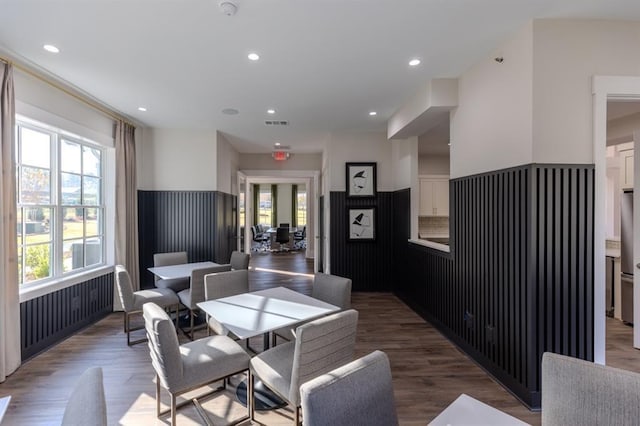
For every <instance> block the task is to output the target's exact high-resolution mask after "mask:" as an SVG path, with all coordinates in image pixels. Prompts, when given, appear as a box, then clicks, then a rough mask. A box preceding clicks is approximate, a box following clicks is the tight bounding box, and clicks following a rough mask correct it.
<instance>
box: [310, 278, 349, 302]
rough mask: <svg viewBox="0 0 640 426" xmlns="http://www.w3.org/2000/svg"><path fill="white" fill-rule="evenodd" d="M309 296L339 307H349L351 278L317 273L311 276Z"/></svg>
mask: <svg viewBox="0 0 640 426" xmlns="http://www.w3.org/2000/svg"><path fill="white" fill-rule="evenodd" d="M311 297H314V298H316V299H319V300H322V301H323V302H327V303H331V304H332V305H335V306H339V307H340V309H349V308H350V307H351V280H350V279H349V278H344V277H339V276H337V275H329V274H322V273H317V274H316V275H315V277H314V278H313V287H312V288H311Z"/></svg>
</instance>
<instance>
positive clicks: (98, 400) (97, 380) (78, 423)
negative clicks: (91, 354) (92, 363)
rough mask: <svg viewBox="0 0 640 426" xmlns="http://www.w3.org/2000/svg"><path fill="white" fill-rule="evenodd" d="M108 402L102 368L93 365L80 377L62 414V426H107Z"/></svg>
mask: <svg viewBox="0 0 640 426" xmlns="http://www.w3.org/2000/svg"><path fill="white" fill-rule="evenodd" d="M106 424H107V404H106V402H105V398H104V385H103V383H102V368H100V367H91V368H88V369H87V370H85V372H84V373H82V375H81V376H80V379H78V382H77V383H76V386H75V388H74V389H73V391H72V392H71V395H70V396H69V400H68V401H67V406H66V407H65V409H64V415H63V416H62V426H85V425H96V426H103V425H104V426H106Z"/></svg>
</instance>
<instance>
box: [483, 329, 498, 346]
mask: <svg viewBox="0 0 640 426" xmlns="http://www.w3.org/2000/svg"><path fill="white" fill-rule="evenodd" d="M485 331H486V336H487V343H495V338H496V328H495V327H494V326H492V325H487V326H486V327H485Z"/></svg>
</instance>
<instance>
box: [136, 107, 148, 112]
mask: <svg viewBox="0 0 640 426" xmlns="http://www.w3.org/2000/svg"><path fill="white" fill-rule="evenodd" d="M146 110H147V109H146V108H145V107H138V111H142V112H145V111H146Z"/></svg>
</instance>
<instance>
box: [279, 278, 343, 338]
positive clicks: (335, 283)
mask: <svg viewBox="0 0 640 426" xmlns="http://www.w3.org/2000/svg"><path fill="white" fill-rule="evenodd" d="M311 297H313V298H315V299H318V300H322V301H323V302H327V303H330V304H332V305H334V306H338V307H339V308H340V309H341V310H345V309H349V308H350V307H351V279H349V278H344V277H339V276H337V275H329V274H322V273H317V274H315V276H314V277H313V286H312V287H311ZM298 325H299V324H298ZM298 325H295V326H294V327H284V328H279V329H277V330H274V331H273V332H272V334H271V336H272V337H271V345H272V346H275V345H276V343H277V338H278V337H280V338H282V339H284V340H287V341H289V340H291V339H292V338H293V337H294V336H295V327H297V326H298Z"/></svg>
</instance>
